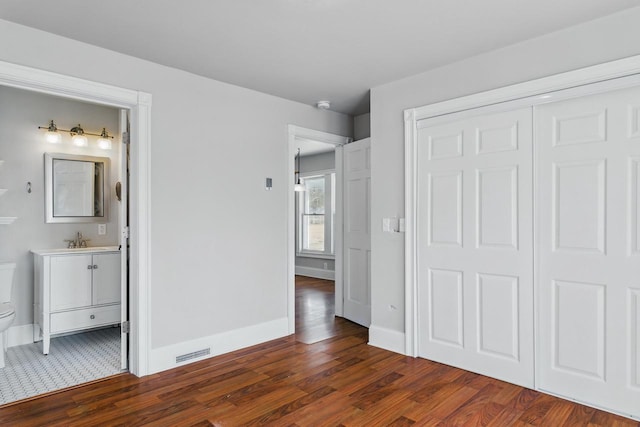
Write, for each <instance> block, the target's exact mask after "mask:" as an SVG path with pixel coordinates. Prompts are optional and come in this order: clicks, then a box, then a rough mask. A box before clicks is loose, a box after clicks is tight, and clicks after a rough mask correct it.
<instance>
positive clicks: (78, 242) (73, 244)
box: [64, 231, 91, 249]
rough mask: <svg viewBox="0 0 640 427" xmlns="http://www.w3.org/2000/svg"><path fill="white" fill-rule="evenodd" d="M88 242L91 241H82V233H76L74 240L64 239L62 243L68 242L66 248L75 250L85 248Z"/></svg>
mask: <svg viewBox="0 0 640 427" xmlns="http://www.w3.org/2000/svg"><path fill="white" fill-rule="evenodd" d="M89 240H91V239H83V238H82V233H81V232H79V231H78V234H77V235H76V238H75V239H74V240H68V239H65V240H64V241H65V242H69V245H68V246H67V247H68V248H69V249H75V248H86V247H87V242H88V241H89Z"/></svg>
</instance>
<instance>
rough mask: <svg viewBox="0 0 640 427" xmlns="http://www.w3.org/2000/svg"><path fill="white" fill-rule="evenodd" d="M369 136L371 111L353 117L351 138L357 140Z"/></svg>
mask: <svg viewBox="0 0 640 427" xmlns="http://www.w3.org/2000/svg"><path fill="white" fill-rule="evenodd" d="M370 136H371V113H366V114H361V115H359V116H355V117H354V118H353V139H354V140H355V141H359V140H361V139H365V138H369V137H370Z"/></svg>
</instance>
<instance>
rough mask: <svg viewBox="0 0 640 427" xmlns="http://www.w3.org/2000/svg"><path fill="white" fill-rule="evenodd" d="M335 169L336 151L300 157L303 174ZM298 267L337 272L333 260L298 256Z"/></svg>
mask: <svg viewBox="0 0 640 427" xmlns="http://www.w3.org/2000/svg"><path fill="white" fill-rule="evenodd" d="M335 167H336V153H335V151H331V152H329V153H320V154H314V155H312V156H303V157H300V172H302V173H307V172H315V171H324V170H328V169H335ZM325 263H327V268H324V264H325ZM296 266H299V267H310V268H318V269H321V270H329V271H335V269H336V262H335V260H334V259H331V258H315V257H314V258H311V257H299V256H296Z"/></svg>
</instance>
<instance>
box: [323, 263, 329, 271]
mask: <svg viewBox="0 0 640 427" xmlns="http://www.w3.org/2000/svg"><path fill="white" fill-rule="evenodd" d="M324 269H325V270H328V269H329V263H328V262H325V263H324Z"/></svg>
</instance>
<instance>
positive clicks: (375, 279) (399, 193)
mask: <svg viewBox="0 0 640 427" xmlns="http://www.w3.org/2000/svg"><path fill="white" fill-rule="evenodd" d="M638 22H640V8H633V9H628V10H625V11H624V12H620V13H617V14H614V15H610V16H608V17H604V18H602V19H599V20H595V21H591V22H588V23H585V24H582V25H578V26H575V27H571V28H568V29H565V30H562V31H558V32H555V33H552V34H549V35H546V36H543V37H539V38H536V39H532V40H529V41H526V42H523V43H519V44H516V45H513V46H509V47H506V48H504V49H500V50H496V51H493V52H489V53H486V54H482V55H479V56H476V57H472V58H469V59H467V60H464V61H461V62H458V63H455V64H451V65H448V66H444V67H442V68H438V69H435V70H433V71H429V72H426V73H423V74H419V75H416V76H413V77H410V78H407V79H404V80H399V81H396V82H393V83H389V84H386V85H382V86H378V87H376V88H373V89H372V91H371V136H372V141H371V146H372V150H371V164H372V178H371V189H372V195H371V201H372V261H371V263H372V272H371V277H372V324H373V325H374V326H377V327H381V328H386V329H389V330H393V331H398V332H403V331H404V239H403V235H402V234H394V233H383V232H382V227H381V223H382V218H384V217H390V216H394V215H398V214H399V213H402V212H404V128H403V126H404V122H403V111H404V110H405V109H407V108H412V107H419V106H422V105H427V104H432V103H435V102H438V101H443V100H447V99H451V98H456V97H460V96H463V95H469V94H473V93H477V92H481V91H486V90H490V89H494V88H498V87H502V86H506V85H510V84H514V83H519V82H524V81H527V80H531V79H536V78H540V77H544V76H549V75H552V74H557V73H560V72H564V71H569V70H574V69H577V68H582V67H586V66H589V65H595V64H599V63H602V62H606V61H611V60H615V59H620V58H624V57H627V56H632V55H638V54H640V43H638V40H640V25H638ZM402 216H404V215H403V214H402ZM391 306H393V307H397V309H393V308H392V307H391Z"/></svg>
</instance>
